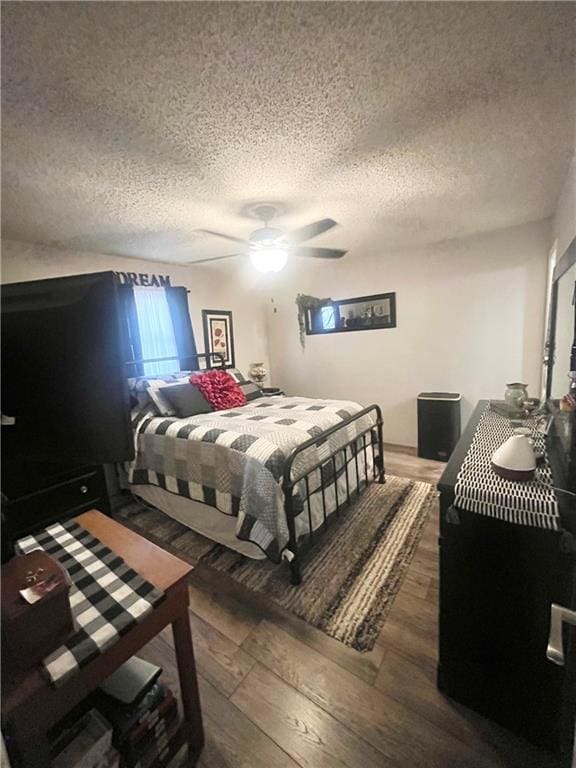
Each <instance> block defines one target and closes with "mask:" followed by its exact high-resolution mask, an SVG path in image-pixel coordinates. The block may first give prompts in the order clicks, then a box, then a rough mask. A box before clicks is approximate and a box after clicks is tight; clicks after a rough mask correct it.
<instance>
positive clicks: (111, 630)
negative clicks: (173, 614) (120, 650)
mask: <svg viewBox="0 0 576 768" xmlns="http://www.w3.org/2000/svg"><path fill="white" fill-rule="evenodd" d="M16 549H17V551H18V552H20V553H21V554H26V553H27V552H32V551H34V550H35V549H43V550H44V551H45V552H47V553H48V554H49V555H51V556H52V557H54V558H55V559H56V560H58V561H59V563H60V564H61V565H62V566H64V568H65V569H66V570H67V571H68V573H69V575H70V578H71V580H72V587H71V588H70V607H71V608H72V615H73V617H74V623H75V626H76V627H77V631H76V632H74V633H73V634H72V635H71V636H70V637H69V638H68V640H67V641H66V643H65V644H64V645H62V646H60V648H57V649H56V650H55V651H54V652H53V653H51V654H50V656H47V657H46V658H45V659H44V661H43V669H44V671H45V673H46V674H47V676H48V679H49V681H50V682H51V683H52V684H53V685H54V686H59V685H62V684H63V683H65V682H66V680H68V678H70V677H71V676H72V675H73V674H75V673H76V672H77V671H78V670H79V669H81V668H82V667H84V666H86V664H88V663H89V662H91V661H92V660H93V659H95V658H96V657H97V656H98V655H99V654H101V653H103V652H104V651H105V650H107V649H108V648H109V647H110V646H111V645H114V643H115V642H116V641H117V640H118V639H119V638H120V637H121V636H122V635H124V634H126V632H128V631H129V630H130V629H131V628H132V627H133V626H134V625H135V624H136V623H138V622H140V621H142V619H143V618H144V617H145V616H147V614H148V613H150V611H152V609H153V608H154V606H155V605H157V604H158V603H159V602H160V601H161V600H163V599H164V593H163V592H161V591H160V590H158V589H156V588H155V587H154V586H153V585H152V584H150V583H149V582H147V581H145V580H144V579H143V578H142V577H141V576H139V575H138V574H137V573H136V572H135V571H133V570H132V569H131V568H129V567H128V566H127V565H126V563H125V562H124V560H122V558H121V557H118V555H116V554H114V552H112V551H111V550H110V549H108V547H106V546H105V545H104V544H102V542H101V541H98V539H96V538H94V536H92V534H91V533H88V531H86V530H85V529H84V528H82V526H80V525H78V523H75V522H74V521H73V520H69V521H68V522H65V523H55V524H54V525H51V526H49V527H48V528H46V529H44V530H43V531H40V532H39V533H36V534H34V535H33V536H26V537H25V538H23V539H20V541H19V542H18V543H17V545H16Z"/></svg>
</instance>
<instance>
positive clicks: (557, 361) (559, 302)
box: [546, 240, 576, 400]
mask: <svg viewBox="0 0 576 768" xmlns="http://www.w3.org/2000/svg"><path fill="white" fill-rule="evenodd" d="M575 299H576V240H574V241H572V244H571V245H570V247H569V248H568V250H567V251H566V253H565V254H564V256H563V257H562V258H561V259H560V261H559V262H558V264H557V266H556V269H555V270H554V277H553V283H552V297H551V306H550V332H549V344H548V346H549V357H550V362H549V364H548V381H547V392H546V395H547V397H549V398H550V397H551V398H552V399H554V400H560V399H561V398H562V397H563V396H564V395H566V394H567V393H568V390H569V388H570V380H569V377H568V374H569V372H570V371H571V370H574V369H575V367H576V360H574V359H573V357H572V356H573V355H574V349H573V346H574V343H575V340H576V305H575Z"/></svg>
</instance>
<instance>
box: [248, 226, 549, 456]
mask: <svg viewBox="0 0 576 768" xmlns="http://www.w3.org/2000/svg"><path fill="white" fill-rule="evenodd" d="M549 234H550V233H549V222H542V223H539V224H531V225H526V226H522V227H516V228H513V229H508V230H502V231H500V232H493V233H490V234H485V235H478V236H475V237H470V238H466V239H462V240H453V241H449V242H445V243H440V244H435V245H430V246H427V247H424V248H419V249H416V250H409V251H398V252H395V253H391V252H387V251H386V250H385V249H383V248H382V247H381V246H379V245H378V244H377V243H375V242H372V243H368V244H367V246H366V248H365V250H364V251H363V255H362V257H360V256H359V255H358V254H357V253H350V254H348V255H347V256H346V257H344V258H343V259H342V260H340V261H337V262H330V263H326V262H320V261H314V260H309V261H308V260H305V259H300V260H297V261H296V262H295V263H293V264H291V265H290V266H289V267H287V269H286V270H285V271H284V272H283V273H280V274H279V275H277V276H274V279H269V278H268V276H264V277H266V278H268V279H267V280H266V281H265V280H264V279H263V280H262V281H261V285H260V288H261V290H262V292H263V293H264V295H266V296H267V303H268V313H267V315H268V345H269V351H270V356H271V363H272V369H273V371H274V383H275V385H277V386H281V387H284V388H285V389H286V390H287V391H289V392H293V393H298V394H303V395H310V396H324V397H335V398H348V399H353V400H357V401H358V402H360V403H363V404H369V403H372V402H376V403H379V404H380V405H381V406H382V407H383V411H384V420H385V440H386V441H387V442H392V443H399V444H403V445H411V446H415V445H416V444H417V430H416V395H417V394H418V392H421V391H425V390H426V391H429V390H437V391H438V390H439V391H442V390H444V391H456V392H460V393H462V396H463V402H462V412H463V419H464V422H465V421H466V419H467V418H468V417H469V415H470V413H471V411H472V409H473V407H474V405H475V403H476V402H477V400H479V399H481V398H493V397H502V396H503V393H504V386H505V383H506V382H509V381H525V382H527V383H528V385H529V391H530V392H531V393H533V394H534V395H538V394H539V390H540V374H541V356H542V333H543V321H544V296H545V285H546V267H547V251H548V247H549ZM386 291H396V302H397V321H398V325H397V328H395V329H389V330H374V331H358V332H356V333H341V334H333V335H325V336H308V337H306V349H305V350H304V351H303V350H302V349H301V347H300V343H299V339H298V326H297V320H296V307H295V305H294V299H295V297H296V294H297V293H305V294H310V295H313V296H319V297H326V296H330V297H332V298H335V299H336V298H349V297H353V296H361V295H368V294H374V293H380V292H386ZM272 302H273V303H272ZM274 308H276V312H274Z"/></svg>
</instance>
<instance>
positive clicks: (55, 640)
mask: <svg viewBox="0 0 576 768" xmlns="http://www.w3.org/2000/svg"><path fill="white" fill-rule="evenodd" d="M30 574H37V581H45V580H48V581H49V582H50V585H51V588H50V591H48V592H46V593H45V594H43V595H42V597H41V598H40V599H39V600H38V601H37V602H35V603H33V604H32V605H31V604H30V603H28V602H27V601H26V600H25V599H24V598H23V597H22V595H21V594H20V590H22V589H26V588H27V587H30V586H31V584H30V583H29V581H27V579H28V577H29V575H30ZM69 591H70V579H69V576H68V574H67V572H66V570H65V569H64V568H63V567H62V566H61V565H60V563H58V562H57V561H56V560H54V559H53V558H51V557H50V556H49V555H47V554H46V552H42V551H41V550H38V551H35V552H30V553H29V554H27V555H16V556H15V557H13V558H12V559H11V560H10V561H9V562H8V563H6V564H5V565H3V566H2V641H3V642H2V645H3V655H5V657H6V658H5V661H6V662H7V663H9V664H11V665H14V666H16V667H17V668H18V669H22V670H23V669H29V668H30V667H34V666H36V665H37V664H39V663H40V662H41V661H42V659H44V658H45V657H46V656H48V655H49V654H50V653H52V651H54V650H56V648H58V647H59V646H60V645H62V643H63V642H64V641H65V640H66V639H67V637H68V636H69V635H70V633H71V632H72V631H73V630H74V621H73V618H72V611H71V609H70V599H69V596H68V593H69Z"/></svg>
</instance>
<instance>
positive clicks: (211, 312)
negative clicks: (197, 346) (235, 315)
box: [202, 309, 234, 368]
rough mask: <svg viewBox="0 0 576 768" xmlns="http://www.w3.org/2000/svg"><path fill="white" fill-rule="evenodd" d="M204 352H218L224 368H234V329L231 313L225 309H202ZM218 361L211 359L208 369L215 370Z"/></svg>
mask: <svg viewBox="0 0 576 768" xmlns="http://www.w3.org/2000/svg"><path fill="white" fill-rule="evenodd" d="M202 326H203V329H204V351H205V352H218V353H219V354H220V355H222V357H223V358H224V364H225V366H226V368H234V328H233V326H232V312H229V311H228V310H226V309H203V310H202ZM218 365H219V361H218V360H216V359H215V358H212V359H211V360H209V361H208V367H209V368H216V367H218Z"/></svg>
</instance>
